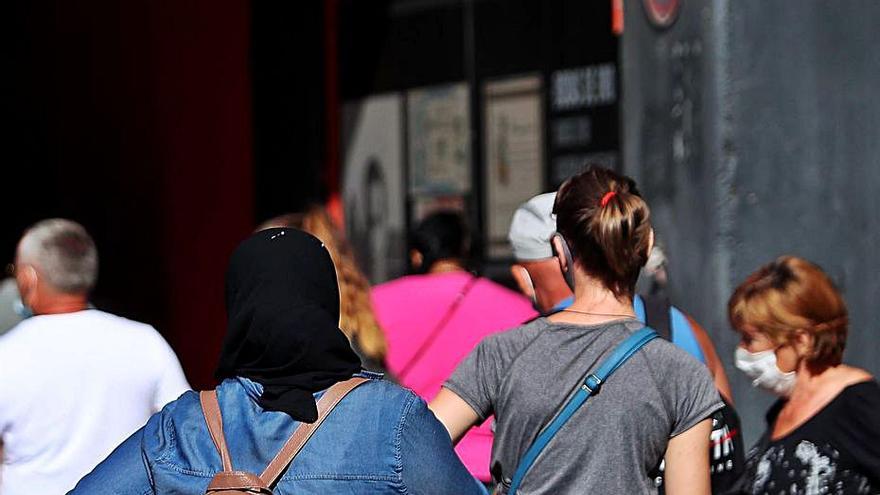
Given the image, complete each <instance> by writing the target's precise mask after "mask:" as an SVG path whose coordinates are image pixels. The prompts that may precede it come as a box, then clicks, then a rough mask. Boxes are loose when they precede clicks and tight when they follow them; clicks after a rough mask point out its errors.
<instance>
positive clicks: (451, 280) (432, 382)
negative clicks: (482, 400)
mask: <svg viewBox="0 0 880 495" xmlns="http://www.w3.org/2000/svg"><path fill="white" fill-rule="evenodd" d="M473 280H474V277H473V275H471V274H469V273H465V272H452V273H442V274H436V275H412V276H407V277H403V278H399V279H397V280H393V281H391V282H387V283H384V284H381V285H378V286H376V287H375V288H373V293H372V296H373V308H374V310H375V312H376V317H377V318H378V319H379V323H380V324H381V325H382V328H383V330H384V331H385V337H386V338H387V340H388V356H387V363H388V368H389V369H390V370H391V372H393V373H394V374H395V375H397V378H398V379H399V380H400V381H401V384H402V385H404V386H406V387H409V388H411V389H412V390H413V391H414V392H415V393H417V394H418V395H419V396H421V397H422V398H424V399H425V400H426V401H430V400H431V399H433V398H434V396H435V395H437V392H439V391H440V386H441V385H443V382H444V381H446V379H447V378H449V375H451V374H452V372H453V371H454V370H455V367H456V366H457V365H458V363H459V362H460V361H461V360H462V359H464V357H465V356H467V355H468V353H470V352H471V350H472V349H473V348H474V347H475V346H476V345H477V344H478V343H479V342H480V341H481V340H482V339H483V337H486V336H488V335H491V334H493V333H497V332H500V331H502V330H507V329H509V328H513V327H516V326H519V325H520V324H522V323H523V322H525V321H527V320H530V319H532V318H534V317H535V316H537V313H536V312H535V310H534V309H533V308H532V305H531V304H530V303H529V300H528V299H526V298H525V297H524V296H522V295H521V294H519V293H518V292H514V291H511V290H509V289H507V288H505V287H502V286H500V285H498V284H496V283H495V282H492V281H491V280H488V279H485V278H479V279H476V281H475V282H474V283H472V281H473ZM465 291H466V293H465ZM463 293H464V295H463V296H461V294H463ZM459 297H461V302H460V303H459V305H458V307H457V308H455V309H454V310H453V311H452V312H450V310H451V309H452V308H453V307H454V306H455V301H456V299H458V298H459ZM444 318H447V319H448V320H447V321H446V324H445V325H443V328H442V329H440V331H439V332H435V331H436V330H437V327H438V325H439V324H440V322H441V321H442V320H443V319H444ZM432 335H434V336H435V337H432ZM432 339H433V340H432ZM420 350H421V351H422V352H421V354H420V355H421V358H419V359H414V358H415V357H416V354H417V353H419V352H420ZM402 372H404V373H403V374H402ZM491 419H492V418H489V420H487V421H486V422H485V423H483V425H482V426H480V427H479V428H474V429H472V430H471V431H470V432H468V433H467V434H466V435H465V436H464V438H463V439H462V440H461V442H459V444H458V446H457V447H456V449H455V450H456V452H458V455H459V457H461V460H462V462H463V463H464V464H465V466H467V468H468V470H470V472H471V474H473V475H474V476H476V477H477V478H479V479H480V480H483V481H490V480H491V476H490V475H489V457H490V454H491V451H492V432H491V430H490V427H491V424H492V421H491Z"/></svg>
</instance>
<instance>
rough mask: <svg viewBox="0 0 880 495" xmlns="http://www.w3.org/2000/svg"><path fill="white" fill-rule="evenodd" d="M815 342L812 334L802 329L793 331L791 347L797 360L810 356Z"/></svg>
mask: <svg viewBox="0 0 880 495" xmlns="http://www.w3.org/2000/svg"><path fill="white" fill-rule="evenodd" d="M815 342H816V339H815V338H813V334H811V333H810V332H808V331H806V330H803V329H798V330H795V332H794V335H793V336H792V338H791V346H792V347H793V348H794V350H795V352H796V353H797V355H798V357H799V358H801V357H806V356H810V355H811V354H812V353H813V348H814V346H815Z"/></svg>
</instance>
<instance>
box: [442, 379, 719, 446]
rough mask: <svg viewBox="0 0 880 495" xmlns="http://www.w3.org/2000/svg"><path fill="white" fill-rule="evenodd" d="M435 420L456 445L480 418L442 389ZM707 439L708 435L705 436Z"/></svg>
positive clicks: (469, 407) (448, 391)
mask: <svg viewBox="0 0 880 495" xmlns="http://www.w3.org/2000/svg"><path fill="white" fill-rule="evenodd" d="M428 408H429V409H431V411H433V412H434V415H435V416H437V419H439V420H440V422H441V423H443V426H445V427H446V431H448V432H449V437H450V438H452V443H453V444H456V443H458V441H459V440H461V437H463V436H464V434H465V433H467V431H468V430H470V429H471V427H472V426H474V425H476V424H477V423H478V422H479V421H480V416H479V415H477V413H476V411H474V410H473V408H471V406H469V405H468V403H467V402H465V401H464V400H463V399H462V398H461V397H459V396H458V395H457V394H456V393H455V392H453V391H451V390H449V389H447V388H445V387H443V388H441V389H440V393H439V394H437V397H434V400H432V401H431V403H430V404H428ZM706 435H707V436H706V438H708V433H707V434H706Z"/></svg>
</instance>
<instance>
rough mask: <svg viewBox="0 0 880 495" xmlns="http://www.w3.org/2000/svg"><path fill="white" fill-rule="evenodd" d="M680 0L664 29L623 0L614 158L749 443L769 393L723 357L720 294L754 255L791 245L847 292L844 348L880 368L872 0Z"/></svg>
mask: <svg viewBox="0 0 880 495" xmlns="http://www.w3.org/2000/svg"><path fill="white" fill-rule="evenodd" d="M659 3H663V2H659ZM671 3H676V2H671ZM678 3H680V11H679V12H678V14H677V19H675V20H674V22H673V24H672V25H671V26H670V27H668V28H663V27H658V26H657V25H656V24H653V23H651V22H650V21H649V17H648V16H647V15H646V12H645V9H644V6H643V4H642V2H636V1H627V2H625V14H626V15H625V34H624V36H623V37H622V39H621V43H622V46H621V58H620V59H621V63H622V74H623V76H622V78H623V97H622V98H623V111H622V114H621V122H622V123H623V126H622V128H623V137H622V140H623V143H624V144H623V163H624V166H623V170H624V171H625V172H626V173H628V174H632V175H633V176H635V177H636V179H637V180H638V181H639V183H640V186H641V187H642V188H643V192H644V193H645V194H646V196H647V197H648V201H649V203H650V205H651V208H652V213H653V214H654V221H655V224H656V229H657V232H658V236H659V238H660V239H661V241H662V242H664V243H665V244H666V246H667V250H666V252H667V253H668V254H669V257H670V281H671V291H670V292H671V294H672V296H673V299H674V300H675V301H679V302H678V304H681V305H682V307H684V308H687V310H688V311H691V312H692V313H693V314H694V315H695V316H696V317H697V319H698V320H699V321H701V322H704V324H705V325H706V326H707V328H709V330H710V333H711V334H712V336H713V337H714V340H715V343H716V345H717V346H718V348H719V352H720V353H721V356H722V359H724V360H725V364H726V365H727V367H728V376H730V377H731V378H732V379H733V391H734V394H735V396H736V398H737V401H738V405H739V408H740V412H741V414H742V416H743V418H744V420H745V421H744V428H745V432H746V435H747V443H748V444H751V443H752V441H754V440H756V439H757V436H758V435H759V434H760V432H761V431H762V430H763V427H764V425H763V411H765V410H766V406H767V405H768V404H769V402H770V401H771V400H772V398H771V397H769V396H768V394H766V393H763V392H761V391H759V390H756V389H753V388H752V387H751V386H750V384H749V383H748V381H747V380H746V379H745V378H744V376H743V375H742V373H739V372H738V371H737V370H735V369H733V368H732V366H731V364H732V353H733V350H734V347H735V345H736V343H737V341H738V339H737V335H736V334H735V333H733V332H731V331H730V330H729V329H730V325H729V324H728V322H727V316H726V303H727V299H728V297H729V296H730V294H731V292H732V291H733V289H734V288H735V287H736V286H737V285H738V284H739V283H740V282H741V281H742V280H743V279H744V278H745V277H746V276H747V275H748V274H749V273H751V272H752V271H754V270H755V269H756V268H757V267H758V266H760V265H762V264H764V263H767V262H769V261H771V260H772V259H773V258H774V257H776V256H779V255H781V254H795V255H798V256H803V257H806V258H808V259H810V260H813V261H815V262H817V263H819V264H820V265H821V266H822V267H823V268H825V269H826V270H827V271H828V272H829V274H830V275H831V276H832V278H833V279H834V280H835V282H836V283H837V284H838V285H839V286H840V288H841V289H842V290H843V292H844V296H845V298H846V300H847V303H848V304H849V310H850V322H851V323H850V337H849V341H848V347H847V352H846V355H845V357H844V359H845V360H846V361H848V362H850V363H852V364H854V365H857V366H863V367H866V368H868V369H869V370H872V371H873V372H874V373H877V372H878V371H880V338H878V331H877V323H876V322H877V321H878V319H880V306H878V305H877V303H876V300H877V297H878V296H880V277H878V275H880V259H878V257H877V256H876V254H875V253H876V251H877V246H878V245H880V218H878V217H877V215H876V213H877V212H878V211H880V199H878V194H877V191H878V190H880V140H878V139H877V129H878V125H880V100H878V99H877V98H876V97H875V94H876V90H877V87H878V81H880V52H878V51H877V50H874V49H872V48H869V47H875V46H880V45H878V44H880V31H878V30H877V28H876V20H877V19H878V18H880V4H877V3H873V2H863V1H856V0H853V1H842V2H834V3H828V2H821V1H805V2H764V1H759V0H754V1H753V0H744V1H741V0H713V1H711V2H687V1H682V2H678Z"/></svg>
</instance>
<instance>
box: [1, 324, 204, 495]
mask: <svg viewBox="0 0 880 495" xmlns="http://www.w3.org/2000/svg"><path fill="white" fill-rule="evenodd" d="M188 389H189V384H187V382H186V378H185V377H184V375H183V370H182V369H181V367H180V363H179V362H178V360H177V356H175V355H174V351H172V350H171V347H169V346H168V344H167V343H166V342H165V340H164V339H163V338H162V336H161V335H159V333H158V332H157V331H156V330H155V329H154V328H153V327H151V326H150V325H146V324H143V323H138V322H135V321H131V320H127V319H125V318H121V317H118V316H114V315H111V314H109V313H105V312H103V311H98V310H95V309H89V310H84V311H78V312H75V313H65V314H56V315H41V316H34V317H32V318H28V319H27V320H25V321H23V322H21V323H20V324H19V325H18V326H16V327H15V328H14V329H12V330H11V331H10V332H9V333H7V334H6V335H3V336H2V337H0V439H2V442H3V447H2V450H3V462H2V464H0V495H20V494H33V493H41V494H46V495H55V494H63V493H66V492H67V491H68V490H70V489H72V488H73V487H74V485H76V483H77V482H78V481H79V479H80V478H82V477H83V476H85V475H86V474H88V473H89V472H90V471H91V470H92V469H93V468H94V467H95V466H97V465H98V463H99V462H101V461H102V460H103V459H104V458H105V457H106V456H107V455H108V454H110V452H112V451H113V449H114V448H116V446H117V445H119V444H120V443H121V442H122V441H123V440H125V439H126V438H127V437H128V436H129V435H131V434H132V433H133V432H135V431H136V430H137V429H138V428H140V427H141V426H143V425H144V423H146V421H147V419H149V417H150V416H151V415H152V414H153V413H155V412H157V411H159V410H160V409H161V408H162V407H163V406H164V405H165V404H167V403H168V402H170V401H172V400H174V399H176V398H177V397H178V396H179V395H180V394H182V393H183V392H185V391H186V390H188Z"/></svg>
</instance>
